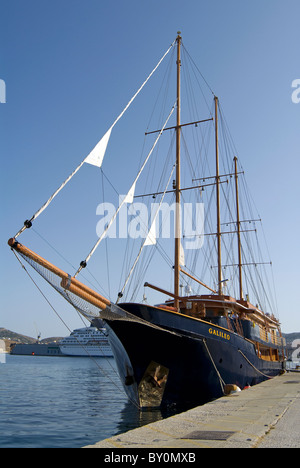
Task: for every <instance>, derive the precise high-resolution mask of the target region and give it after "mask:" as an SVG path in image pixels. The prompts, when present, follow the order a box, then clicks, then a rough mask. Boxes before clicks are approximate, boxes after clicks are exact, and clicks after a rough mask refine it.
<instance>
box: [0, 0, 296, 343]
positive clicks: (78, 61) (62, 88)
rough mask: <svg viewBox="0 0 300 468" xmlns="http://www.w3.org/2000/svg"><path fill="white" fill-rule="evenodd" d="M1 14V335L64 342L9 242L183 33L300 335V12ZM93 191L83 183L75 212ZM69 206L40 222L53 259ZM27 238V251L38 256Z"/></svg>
mask: <svg viewBox="0 0 300 468" xmlns="http://www.w3.org/2000/svg"><path fill="white" fill-rule="evenodd" d="M0 8H1V11H0V13H1V14H0V47H1V58H0V60H1V62H0V79H3V80H5V83H6V91H7V95H6V99H7V102H6V104H0V154H1V243H0V252H1V260H2V262H1V264H2V268H1V306H0V327H5V328H8V329H11V330H14V331H17V332H20V333H24V334H28V335H34V334H35V324H36V326H37V328H38V329H39V331H41V332H42V335H43V337H46V336H51V335H66V334H68V332H67V331H66V329H65V328H64V326H63V325H62V324H61V323H60V322H59V320H58V319H57V317H56V316H55V315H54V314H53V312H52V311H51V309H50V308H49V306H48V305H47V304H46V303H45V302H44V300H43V299H42V298H41V297H40V296H39V293H38V292H37V291H36V290H35V288H34V287H33V286H32V284H31V282H30V281H29V280H28V278H27V277H26V275H25V274H24V272H23V271H22V270H21V269H20V267H19V265H18V264H17V262H16V260H15V258H14V257H13V255H12V254H11V252H10V250H9V248H8V246H7V245H6V243H7V240H8V238H9V237H11V236H13V235H14V234H15V233H16V232H17V231H18V229H19V228H20V227H21V226H22V224H23V221H24V220H25V219H26V218H28V217H30V216H31V215H32V214H33V213H34V212H35V211H36V210H37V209H38V208H39V207H40V206H41V204H42V203H43V202H44V201H45V200H46V199H47V198H48V196H49V195H50V194H51V193H52V192H53V191H54V190H55V189H56V188H57V187H58V185H59V184H60V183H61V182H62V181H63V179H64V178H65V177H66V176H67V175H68V174H69V173H70V172H71V170H73V169H74V168H75V167H76V165H77V164H78V163H79V162H80V161H81V160H82V159H83V158H84V157H85V156H86V155H87V154H88V152H89V151H90V150H91V149H92V147H93V146H94V145H95V144H96V143H97V141H98V140H99V139H100V137H101V136H102V135H103V134H104V132H105V131H106V130H107V129H108V128H109V126H110V125H111V123H112V122H113V121H114V119H115V118H116V116H117V115H118V114H119V112H120V111H121V110H122V108H123V107H124V106H125V104H126V103H127V101H128V100H129V99H130V97H131V96H132V95H133V93H134V92H135V91H136V89H137V88H138V86H139V85H140V84H141V83H142V81H143V80H144V79H145V77H146V76H147V74H148V73H149V72H150V71H151V70H152V68H153V66H154V65H155V64H156V63H157V61H158V60H159V58H160V57H161V56H162V54H163V53H164V52H165V50H166V49H167V48H168V46H169V45H170V44H171V43H172V42H173V40H174V39H175V37H176V33H177V31H178V30H181V31H182V35H183V39H184V44H185V46H186V48H187V49H188V51H189V53H190V54H191V56H192V57H193V58H194V59H196V61H197V64H198V65H200V68H201V70H202V71H203V73H204V74H205V76H206V78H207V80H208V81H209V83H210V85H211V87H212V88H213V90H214V91H215V93H216V94H217V95H218V96H219V97H220V99H221V101H222V106H223V108H224V109H225V110H226V117H227V122H228V123H229V126H230V129H231V133H232V134H233V135H234V141H235V144H236V146H237V148H238V150H239V153H240V155H241V157H242V164H243V167H244V169H245V170H246V171H247V180H248V183H249V184H250V185H251V187H252V193H253V194H254V196H255V200H256V204H257V206H258V208H259V211H260V215H261V216H262V218H263V221H264V229H265V234H266V237H267V238H268V247H269V250H270V253H271V258H272V261H273V265H274V274H275V282H276V286H277V300H278V309H279V312H280V319H281V322H282V328H283V331H285V332H293V331H300V306H299V303H298V301H297V300H295V295H296V293H298V290H299V283H300V274H299V264H300V254H299V251H300V249H299V232H300V222H299V206H298V205H299V200H300V184H299V171H300V103H299V104H294V103H293V102H292V99H291V95H292V91H293V90H292V88H291V84H292V81H293V80H295V79H300V52H299V44H300V27H299V18H300V3H299V0H286V1H284V2H282V1H281V0H263V1H261V0H260V1H259V0H251V1H250V0H245V1H240V0H227V1H224V0H210V1H209V2H208V1H204V0H187V1H186V2H182V1H178V0H172V1H171V0H163V1H162V0H159V1H158V0H152V1H151V2H150V1H148V2H146V1H144V0H128V1H126V2H125V1H123V0H114V1H111V0H105V1H104V0H85V1H83V0H52V1H51V2H50V1H46V0H27V1H26V2H25V1H23V0H10V1H4V0H1V3H0ZM121 147H122V144H120V148H121ZM89 170H90V171H92V170H94V168H92V167H91V168H85V171H86V172H87V171H89ZM92 177H94V175H93V176H92ZM78 180H81V179H78ZM98 182H99V180H98ZM88 189H89V187H85V186H84V185H81V186H79V187H78V185H77V189H76V190H77V192H76V193H77V195H79V202H78V203H80V199H81V198H80V197H81V195H82V196H83V195H84V194H86V192H87V190H88ZM99 190H100V189H99ZM67 196H69V200H70V204H69V209H68V210H67V211H60V212H59V214H58V215H55V214H53V216H52V214H51V213H52V212H51V211H50V215H49V216H50V219H51V223H50V225H49V224H48V225H46V224H43V223H45V221H44V219H45V218H44V216H43V215H41V217H40V218H39V219H40V220H41V224H40V226H41V232H43V233H44V234H46V231H47V230H48V231H47V233H49V234H51V235H52V238H54V242H56V244H55V245H57V246H58V249H59V239H60V237H59V234H58V231H59V226H60V220H61V219H63V218H66V217H68V216H73V219H75V216H76V213H75V208H74V204H73V203H72V201H73V197H74V192H72V191H71V189H70V191H69V192H68V191H67ZM76 203H77V202H76ZM97 204H98V201H97V202H96V201H95V202H94V203H93V205H92V208H91V214H92V216H93V223H94V224H95V207H96V205H97ZM70 207H71V208H70ZM88 214H89V213H87V215H88ZM51 216H52V218H51ZM82 222H84V220H83V219H80V220H78V227H77V231H78V232H79V233H80V232H81V231H80V229H81V225H82ZM37 223H39V221H37ZM37 229H38V225H37ZM30 235H31V236H32V238H30V236H29V234H27V233H26V234H24V237H23V238H20V241H21V242H24V244H25V245H26V240H27V239H28V241H29V244H30V246H32V248H33V246H34V245H35V238H36V239H37V241H38V238H37V237H34V236H35V234H34V233H31V234H30ZM26 236H27V237H26ZM64 236H65V240H66V239H67V240H68V242H67V244H68V245H69V246H70V251H71V250H72V249H73V251H74V249H75V251H76V257H75V259H74V263H75V264H76V265H77V264H78V259H79V260H81V259H82V255H83V256H84V254H85V253H86V249H84V251H81V252H80V253H78V249H80V246H79V245H77V244H73V243H72V239H73V234H72V233H67V232H64ZM68 236H69V238H68ZM31 239H32V241H31ZM91 244H92V242H91ZM89 246H90V244H89V245H88V247H89ZM71 247H72V248H71ZM67 256H68V258H72V257H71V252H68V253H67ZM78 256H79V257H78ZM71 261H72V260H71ZM46 291H48V289H47V288H46ZM49 294H51V297H52V293H50V292H49ZM54 301H56V299H55V300H54ZM55 306H56V307H57V308H58V309H59V312H60V313H61V315H64V317H65V319H66V322H67V323H68V325H69V326H70V328H71V329H73V328H75V327H77V326H81V322H80V320H79V319H78V318H77V316H76V314H75V313H74V312H73V309H69V308H68V307H67V306H65V305H64V303H63V302H59V301H58V302H57V303H56V302H55Z"/></svg>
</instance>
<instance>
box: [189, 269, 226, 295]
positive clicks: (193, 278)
mask: <svg viewBox="0 0 300 468" xmlns="http://www.w3.org/2000/svg"><path fill="white" fill-rule="evenodd" d="M180 271H181V273H183V274H184V275H186V276H188V277H189V278H191V279H192V280H194V281H196V283H199V284H201V286H204V287H205V288H206V289H209V290H210V291H211V292H213V293H215V294H217V291H215V290H214V289H212V288H210V287H209V286H207V284H205V283H202V281H200V280H198V279H197V278H195V277H194V276H192V275H190V274H189V273H187V272H186V271H185V270H183V269H182V268H180Z"/></svg>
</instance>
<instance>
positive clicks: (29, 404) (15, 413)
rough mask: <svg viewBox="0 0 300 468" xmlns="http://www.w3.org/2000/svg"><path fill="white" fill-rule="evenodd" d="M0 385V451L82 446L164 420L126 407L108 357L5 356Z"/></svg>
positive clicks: (122, 392)
mask: <svg viewBox="0 0 300 468" xmlns="http://www.w3.org/2000/svg"><path fill="white" fill-rule="evenodd" d="M0 380H1V385H0V448H17V447H18V448H64V447H65V448H76V447H83V446H85V445H89V444H93V443H95V442H98V441H99V440H103V439H105V438H108V437H111V436H113V435H116V434H119V433H123V432H126V431H128V430H130V429H135V428H136V427H140V426H142V425H145V424H148V423H151V422H154V421H157V420H160V419H162V418H163V415H162V413H161V412H160V411H159V410H157V411H150V412H140V411H139V410H138V409H137V408H136V407H135V406H134V405H132V404H130V403H128V400H127V397H126V396H125V393H124V391H123V389H122V386H121V383H120V381H119V377H118V375H117V372H116V369H115V361H114V359H112V358H109V359H108V358H105V359H103V358H97V359H94V358H93V359H90V358H74V357H50V356H12V355H7V356H6V357H5V362H4V363H1V364H0ZM169 415H170V414H168V415H164V416H169Z"/></svg>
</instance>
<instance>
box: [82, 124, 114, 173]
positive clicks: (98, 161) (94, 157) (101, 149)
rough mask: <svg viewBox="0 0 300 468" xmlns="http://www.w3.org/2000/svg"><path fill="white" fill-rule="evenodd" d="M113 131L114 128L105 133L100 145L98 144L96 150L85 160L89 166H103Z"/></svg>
mask: <svg viewBox="0 0 300 468" xmlns="http://www.w3.org/2000/svg"><path fill="white" fill-rule="evenodd" d="M111 131H112V127H110V129H109V130H108V131H107V132H106V133H105V135H104V136H103V137H102V138H101V140H100V141H99V143H97V145H96V146H95V148H94V149H93V150H92V151H91V152H90V154H89V155H88V156H87V157H86V158H85V160H84V162H86V163H88V164H92V165H93V166H97V167H101V166H102V162H103V158H104V155H105V152H106V148H107V145H108V141H109V138H110V134H111Z"/></svg>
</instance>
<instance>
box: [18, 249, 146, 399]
mask: <svg viewBox="0 0 300 468" xmlns="http://www.w3.org/2000/svg"><path fill="white" fill-rule="evenodd" d="M11 250H12V251H13V253H14V255H15V257H16V259H17V260H18V262H19V264H20V265H21V268H22V269H23V270H24V271H25V273H27V275H28V277H29V278H30V280H31V281H32V282H33V284H34V285H35V287H36V288H37V290H38V291H39V292H40V294H41V295H42V296H43V298H44V299H45V301H46V302H47V304H48V305H49V306H50V307H51V309H52V310H53V312H54V313H55V315H56V316H57V317H58V318H59V320H60V321H61V322H62V323H63V325H64V326H65V327H66V328H67V330H68V331H69V333H71V332H72V330H71V329H70V327H68V325H67V324H66V322H65V321H64V319H63V318H62V317H61V316H60V315H59V313H58V312H57V310H56V309H55V307H54V306H53V305H52V304H51V302H50V301H49V299H48V298H47V296H46V295H45V294H44V293H43V291H42V290H41V288H40V287H39V286H38V284H37V283H36V282H35V281H34V279H33V277H32V276H31V275H30V273H29V271H28V270H27V269H26V267H25V265H24V264H23V262H22V261H21V259H20V258H19V256H18V255H17V253H16V252H15V250H14V249H11ZM90 322H91V321H90ZM76 340H77V341H78V343H79V344H80V346H81V347H82V348H83V349H84V350H85V352H86V353H87V355H88V357H89V358H90V359H91V360H92V361H93V362H94V363H95V364H96V366H97V367H98V370H99V371H100V372H102V374H103V375H104V376H105V377H106V378H108V380H110V382H111V383H112V384H113V385H114V386H115V387H116V388H117V389H118V390H119V391H120V392H122V393H125V391H124V389H123V388H122V387H120V386H119V385H118V384H117V383H116V382H115V381H114V380H113V379H112V378H111V377H110V375H109V374H108V373H107V372H105V371H104V369H103V368H102V367H101V366H100V365H99V363H98V362H97V360H96V359H95V358H94V357H93V356H92V355H91V354H90V353H89V352H88V350H87V349H86V348H85V347H84V346H83V345H82V343H80V341H79V340H78V338H77V337H76ZM109 365H110V367H111V368H112V370H113V372H114V373H115V374H116V375H117V372H116V370H115V369H114V368H113V367H112V365H111V364H110V363H109ZM128 398H129V400H130V401H131V403H133V404H134V405H135V406H136V407H137V408H139V405H138V404H137V403H136V402H135V401H134V400H132V399H131V398H130V397H129V396H128Z"/></svg>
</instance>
